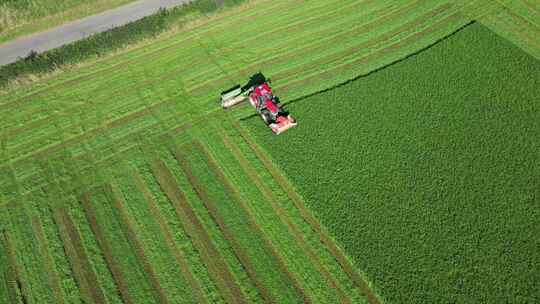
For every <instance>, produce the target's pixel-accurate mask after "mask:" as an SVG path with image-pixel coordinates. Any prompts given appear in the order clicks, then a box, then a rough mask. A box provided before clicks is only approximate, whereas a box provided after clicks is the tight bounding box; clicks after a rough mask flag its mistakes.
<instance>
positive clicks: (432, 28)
mask: <svg viewBox="0 0 540 304" xmlns="http://www.w3.org/2000/svg"><path fill="white" fill-rule="evenodd" d="M459 16H460V13H455V14H452V15H449V16H447V17H446V18H444V19H442V20H440V21H439V22H437V23H436V24H432V26H430V27H427V28H425V29H424V30H422V31H420V32H416V33H414V34H413V35H410V36H408V37H407V38H404V39H402V40H399V41H398V42H396V43H394V44H391V45H389V46H387V47H385V48H383V49H380V50H378V51H376V52H374V53H370V54H367V55H366V56H363V57H360V58H357V59H355V60H353V61H351V62H347V63H345V64H343V65H339V66H336V67H334V68H332V69H329V70H326V71H323V72H320V73H317V74H313V75H310V76H308V77H306V78H303V79H300V80H297V81H292V82H289V83H288V84H287V85H284V86H282V87H280V90H283V91H285V92H286V91H288V90H290V89H291V87H295V86H298V85H301V84H302V83H306V82H312V81H313V80H314V79H317V78H321V77H325V76H324V75H328V74H338V71H341V70H344V69H347V68H349V67H351V66H355V65H359V64H361V63H364V62H368V61H369V60H372V59H376V58H379V57H382V56H384V55H387V54H389V53H390V52H391V51H393V50H395V49H399V48H401V47H403V46H404V45H406V44H407V43H409V42H411V41H412V42H415V41H417V38H418V37H421V36H423V35H428V34H430V33H431V32H433V31H436V30H437V29H439V28H438V27H437V26H444V25H446V24H447V23H450V22H451V21H454V20H456V19H459ZM472 23H474V21H468V22H464V25H462V26H461V27H459V28H457V29H456V30H454V31H452V32H451V33H449V34H447V35H445V36H444V37H441V38H439V39H437V40H435V41H434V42H432V43H429V44H428V45H426V46H425V47H422V48H421V49H419V50H417V51H414V52H412V53H410V54H408V55H405V56H403V57H399V58H397V59H395V60H391V61H390V62H389V63H387V64H383V65H381V67H379V68H375V69H373V70H371V71H368V72H366V73H361V74H360V75H358V76H356V77H353V78H351V79H348V80H346V81H343V82H341V83H338V84H337V85H334V86H332V87H329V88H326V89H323V90H319V91H316V92H313V93H310V94H308V95H304V96H302V97H300V98H297V99H295V100H292V101H290V102H288V103H293V102H297V101H299V100H302V99H305V98H307V97H309V96H314V95H317V94H319V93H322V92H327V91H330V90H332V89H334V88H337V87H340V86H343V85H345V84H347V83H350V82H351V81H354V80H356V79H360V78H363V77H366V76H369V75H371V74H373V73H376V72H378V71H380V70H382V69H385V68H387V67H389V66H392V65H394V64H396V63H399V62H402V61H404V60H406V59H408V58H410V57H412V56H415V55H417V54H419V53H421V52H423V51H425V50H427V49H429V48H431V47H433V46H435V45H436V44H438V43H439V42H441V41H444V40H446V39H448V38H450V37H452V36H453V35H454V34H456V33H458V32H460V31H462V30H463V29H465V28H466V27H467V26H469V25H471V24H472Z"/></svg>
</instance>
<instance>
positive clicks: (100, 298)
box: [53, 208, 106, 304]
mask: <svg viewBox="0 0 540 304" xmlns="http://www.w3.org/2000/svg"><path fill="white" fill-rule="evenodd" d="M53 218H54V222H55V224H56V225H57V226H58V230H59V232H60V238H61V239H62V243H63V245H64V250H65V251H66V255H67V257H68V259H69V261H70V263H71V266H72V269H73V274H74V276H75V279H76V281H77V283H78V285H79V288H80V289H81V295H82V296H83V299H84V295H86V297H88V299H89V300H90V301H89V302H91V303H96V304H105V303H106V300H105V296H104V295H103V291H102V290H101V288H100V287H99V283H98V279H97V276H96V274H95V272H94V271H93V269H92V266H91V264H90V260H89V259H88V256H87V255H86V252H85V250H84V245H83V242H82V240H81V236H80V235H79V232H78V231H77V228H75V224H74V223H73V221H72V220H71V217H70V215H69V213H68V211H67V210H66V209H64V208H57V209H54V210H53Z"/></svg>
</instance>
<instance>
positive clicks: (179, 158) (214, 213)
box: [175, 152, 274, 303]
mask: <svg viewBox="0 0 540 304" xmlns="http://www.w3.org/2000/svg"><path fill="white" fill-rule="evenodd" d="M175 158H176V160H177V161H178V163H179V164H180V167H181V168H182V170H183V172H184V174H185V175H186V176H187V178H188V180H189V182H190V184H191V185H192V187H193V189H194V190H195V192H196V193H197V196H198V197H199V199H200V200H201V202H202V203H203V204H204V207H205V208H206V209H207V210H208V212H209V213H210V215H211V217H212V219H213V220H214V222H215V223H216V224H217V225H218V227H219V228H220V231H221V232H222V233H223V235H224V236H225V239H227V241H228V242H229V244H230V246H231V248H232V249H233V251H234V254H235V255H236V257H237V258H238V260H239V261H240V263H241V264H242V267H243V268H244V270H245V271H246V273H247V274H248V276H249V278H250V279H251V280H252V281H253V282H254V283H255V286H256V287H257V290H258V291H259V293H260V294H261V296H262V297H263V299H264V300H265V302H266V303H274V301H273V300H272V297H271V296H270V293H269V292H268V290H267V289H266V287H265V286H264V285H263V284H262V282H261V281H260V280H259V279H258V277H257V276H256V274H255V272H254V271H253V267H252V266H251V262H250V261H249V259H248V257H247V255H246V254H245V253H244V251H243V250H242V249H241V248H240V246H239V244H238V242H237V241H236V239H235V238H234V236H233V235H232V233H231V232H230V230H229V229H228V228H227V226H226V225H225V223H224V222H223V220H222V219H221V218H220V217H219V215H218V214H217V210H216V209H215V207H214V205H213V203H212V202H211V201H210V199H209V197H208V195H207V194H206V192H204V190H202V188H201V185H200V184H199V182H198V180H196V178H195V176H194V175H193V174H192V172H191V169H190V168H189V167H188V164H187V160H186V159H185V158H184V157H183V156H182V155H181V154H180V153H178V152H176V153H175Z"/></svg>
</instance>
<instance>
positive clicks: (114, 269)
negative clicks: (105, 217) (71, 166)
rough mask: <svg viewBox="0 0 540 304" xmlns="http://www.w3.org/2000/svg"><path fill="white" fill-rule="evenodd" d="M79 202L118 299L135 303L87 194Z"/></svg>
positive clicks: (128, 303) (129, 303)
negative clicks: (111, 278)
mask: <svg viewBox="0 0 540 304" xmlns="http://www.w3.org/2000/svg"><path fill="white" fill-rule="evenodd" d="M79 201H80V203H81V205H82V207H83V209H84V215H85V216H86V220H87V221H88V224H89V225H90V229H92V233H93V234H94V237H95V239H96V241H97V244H98V246H99V248H100V250H101V252H102V253H103V256H104V257H105V261H106V262H107V268H109V271H110V272H111V274H112V276H113V278H114V281H115V282H116V284H117V287H118V292H119V295H120V297H121V298H122V301H123V302H124V303H127V304H131V303H135V302H134V301H133V298H132V296H131V295H130V294H129V291H128V287H127V286H128V285H127V284H128V283H127V281H126V279H125V278H124V274H123V273H122V271H121V270H120V268H119V267H118V264H117V263H116V262H115V261H114V258H113V256H112V250H111V248H110V247H109V244H108V243H107V241H106V240H105V237H104V232H103V231H102V230H101V228H100V227H99V224H98V222H97V218H96V214H95V213H94V210H93V208H92V206H91V205H92V203H91V202H90V197H89V194H88V193H86V194H84V195H82V196H81V197H80V198H79Z"/></svg>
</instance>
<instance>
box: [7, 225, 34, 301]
mask: <svg viewBox="0 0 540 304" xmlns="http://www.w3.org/2000/svg"><path fill="white" fill-rule="evenodd" d="M2 243H3V244H2V245H3V247H4V249H5V250H6V256H7V260H8V266H7V268H8V270H7V273H6V283H7V285H8V288H9V287H11V288H9V290H8V294H9V296H10V300H11V301H12V303H20V302H22V303H24V304H26V303H28V300H27V298H26V294H27V292H28V290H27V289H28V287H27V286H26V283H25V282H23V280H21V273H20V270H19V267H18V266H17V257H16V256H15V251H14V249H13V245H12V244H11V237H10V235H9V233H8V231H7V230H3V231H2ZM17 291H19V292H20V298H19V295H18V293H17Z"/></svg>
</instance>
